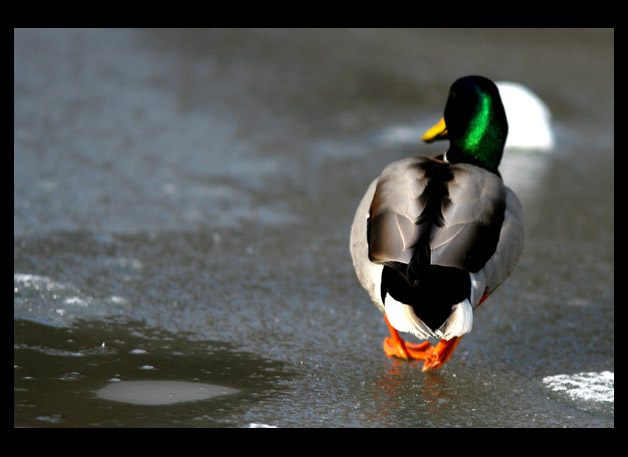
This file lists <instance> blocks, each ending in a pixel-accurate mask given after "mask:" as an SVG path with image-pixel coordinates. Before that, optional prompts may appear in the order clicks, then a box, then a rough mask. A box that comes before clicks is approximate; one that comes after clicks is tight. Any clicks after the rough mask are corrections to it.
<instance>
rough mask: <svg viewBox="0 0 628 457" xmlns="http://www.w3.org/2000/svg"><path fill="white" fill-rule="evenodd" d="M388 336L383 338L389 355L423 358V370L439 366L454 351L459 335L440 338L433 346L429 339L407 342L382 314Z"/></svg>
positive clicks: (409, 358)
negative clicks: (448, 338)
mask: <svg viewBox="0 0 628 457" xmlns="http://www.w3.org/2000/svg"><path fill="white" fill-rule="evenodd" d="M384 319H385V320H386V324H387V325H388V329H389V331H390V335H391V336H390V337H387V338H385V339H384V352H385V353H386V355H388V356H389V357H398V358H400V359H404V360H412V359H414V360H425V363H424V364H423V371H427V370H436V369H438V368H441V367H442V366H443V365H445V363H447V361H448V360H449V359H450V358H451V355H452V354H453V353H454V350H455V349H456V346H457V345H458V342H459V341H460V338H462V337H460V336H458V337H455V338H452V339H451V340H449V341H446V340H441V341H440V342H439V343H438V345H436V346H433V345H432V344H430V342H429V341H425V342H423V343H408V342H406V341H405V340H404V339H403V338H401V335H399V332H398V331H397V330H396V329H395V328H394V327H393V326H392V325H390V322H388V318H386V316H384Z"/></svg>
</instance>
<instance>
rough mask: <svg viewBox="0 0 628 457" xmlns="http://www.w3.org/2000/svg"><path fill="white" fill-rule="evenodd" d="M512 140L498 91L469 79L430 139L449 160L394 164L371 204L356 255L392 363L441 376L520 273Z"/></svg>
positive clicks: (372, 190) (364, 207) (370, 193)
mask: <svg viewBox="0 0 628 457" xmlns="http://www.w3.org/2000/svg"><path fill="white" fill-rule="evenodd" d="M507 136H508V121H507V118H506V113H505V110H504V106H503V104H502V101H501V98H500V94H499V89H498V88H497V86H496V84H495V83H494V82H493V81H492V80H490V79H488V78H486V77H484V76H478V75H471V76H465V77H462V78H460V79H458V80H456V81H455V82H454V83H453V84H452V86H451V88H450V90H449V95H448V98H447V102H446V105H445V112H444V116H443V117H442V118H441V120H440V121H439V122H438V123H436V125H434V126H433V127H432V128H430V129H429V130H427V131H426V132H425V134H424V135H423V137H422V140H423V141H425V142H426V143H432V142H435V141H442V140H448V141H449V148H448V149H447V151H446V152H444V153H441V154H438V155H436V156H434V157H427V156H419V157H408V158H404V159H400V160H397V161H395V162H393V163H391V164H389V165H388V166H386V167H385V168H384V169H383V171H382V172H381V174H380V175H379V176H378V177H377V178H375V179H374V180H373V181H372V182H371V184H370V185H369V187H368V189H367V191H366V193H365V194H364V196H363V197H362V199H361V201H360V203H359V205H358V208H357V211H356V213H355V217H354V220H353V223H352V225H351V233H350V252H351V258H352V262H353V266H354V269H355V273H356V276H357V278H358V281H359V282H360V284H361V285H362V287H363V288H364V289H365V290H366V291H367V292H368V294H369V296H370V298H371V300H372V301H373V303H374V304H375V306H376V307H377V308H378V309H379V310H380V311H381V312H382V313H383V315H384V320H385V322H386V325H387V327H388V330H389V332H390V337H386V338H385V339H384V343H383V348H384V353H385V354H386V355H387V356H389V357H393V358H399V359H404V360H408V361H412V360H421V361H423V367H422V371H424V372H425V371H428V370H437V369H439V368H442V367H443V366H444V365H445V364H446V363H447V362H448V361H449V359H450V358H451V356H452V354H453V353H454V351H455V349H456V348H457V346H458V344H459V342H460V340H461V338H462V336H463V335H465V334H467V333H469V332H470V331H471V330H472V328H473V318H474V317H473V316H474V311H475V310H476V309H477V308H478V307H479V306H480V305H481V304H482V303H483V302H484V301H485V300H486V299H487V298H488V297H489V296H490V295H491V294H492V293H493V292H494V291H495V290H496V289H497V288H498V286H500V285H501V284H502V283H503V282H504V281H505V280H506V279H507V278H508V277H509V276H510V275H511V273H512V272H513V270H514V268H515V266H516V264H517V262H518V260H519V258H520V256H521V254H522V252H523V246H524V238H525V226H524V214H523V208H522V205H521V202H520V201H519V199H518V197H517V195H516V194H515V193H514V192H513V191H512V190H511V189H510V188H508V187H507V186H506V185H505V184H504V182H503V179H502V177H501V175H500V173H499V170H498V168H499V164H500V162H501V159H502V156H503V152H504V146H505V143H506V139H507ZM401 333H408V334H411V335H414V336H415V337H416V338H417V339H418V340H419V341H420V342H419V343H413V342H410V341H406V340H405V339H404V338H403V337H402V336H401ZM431 341H434V344H432V342H431ZM436 341H438V342H436Z"/></svg>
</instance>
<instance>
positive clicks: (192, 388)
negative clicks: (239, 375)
mask: <svg viewBox="0 0 628 457" xmlns="http://www.w3.org/2000/svg"><path fill="white" fill-rule="evenodd" d="M236 392H238V391H237V390H235V389H231V388H229V387H222V386H216V385H213V384H204V383H200V382H181V381H121V382H116V383H113V384H109V385H108V386H106V387H103V388H102V389H100V390H99V391H98V392H96V395H97V396H98V397H100V398H103V399H105V400H112V401H118V402H122V403H131V404H133V405H170V404H173V403H183V402H186V401H196V400H207V399H209V398H212V397H217V396H220V395H228V394H233V393H236Z"/></svg>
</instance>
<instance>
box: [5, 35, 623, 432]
mask: <svg viewBox="0 0 628 457" xmlns="http://www.w3.org/2000/svg"><path fill="white" fill-rule="evenodd" d="M13 36H14V193H13V195H14V217H13V221H14V223H13V226H14V425H15V426H20V427H22V426H26V427H32V426H34V427H45V426H61V427H72V426H82V427H116V426H184V427H194V426H198V427H257V426H269V427H432V426H435V427H448V426H457V427H515V426H516V427H613V426H614V374H613V373H614V229H613V226H614V130H613V129H614V127H613V126H614V31H613V30H608V29H605V30H600V29H595V30H592V29H557V30H555V29H471V30H467V29H451V30H449V29H204V30H196V29H177V30H171V29H158V30H147V29H131V30H127V29H87V30H83V29H57V30H49V29H34V30H29V29H16V30H14V35H13ZM468 74H481V75H484V76H487V77H489V78H491V79H493V80H495V81H513V82H516V83H519V84H523V85H525V86H526V87H527V88H529V89H530V90H532V91H533V92H534V93H536V95H537V96H539V97H540V98H541V99H542V100H543V101H544V103H545V105H546V107H547V108H548V109H549V111H550V112H551V121H550V124H549V125H550V127H551V129H552V132H553V140H554V141H553V144H552V145H551V146H550V147H541V146H537V147H534V146H532V147H525V148H524V147H517V146H512V147H509V148H507V151H506V153H505V155H504V160H503V162H502V166H501V171H502V175H503V177H504V180H505V182H506V184H507V185H508V186H510V187H511V188H513V190H515V192H516V193H517V194H518V195H519V197H520V199H521V201H522V203H523V206H524V209H525V211H526V224H527V227H526V229H527V239H526V250H525V252H524V255H523V257H522V259H521V261H520V263H519V266H518V267H517V269H516V270H515V272H514V274H513V276H512V277H511V278H510V279H509V280H508V281H507V282H506V283H504V284H503V285H502V286H501V288H500V289H499V290H498V291H497V292H496V293H495V294H494V295H493V296H492V297H491V299H490V300H488V301H487V302H486V304H484V305H483V306H482V307H481V308H480V309H479V310H478V311H477V313H476V316H475V320H474V329H473V332H472V333H471V334H469V335H467V336H465V338H464V339H463V340H462V342H461V344H460V345H459V347H458V350H457V351H456V353H455V354H454V357H453V358H452V359H451V361H450V362H449V363H448V364H447V365H446V366H445V368H444V369H443V370H441V371H438V372H435V373H425V374H424V373H421V363H401V362H397V361H394V360H392V359H389V358H387V357H386V356H385V355H384V353H383V351H382V347H381V345H382V341H383V338H384V337H385V336H386V335H387V329H386V325H385V323H384V320H383V316H382V315H381V313H380V312H379V311H378V310H377V309H376V308H375V307H374V305H373V304H372V303H371V302H370V299H369V297H368V295H367V293H366V292H365V291H364V290H362V288H361V287H360V285H359V284H358V282H357V279H356V278H355V274H354V272H353V267H352V265H351V258H350V255H349V249H348V244H349V229H350V224H351V222H352V220H353V215H354V212H355V210H356V208H357V205H358V203H359V201H360V199H361V198H362V195H363V194H364V192H365V191H366V188H367V187H368V184H369V183H370V181H371V180H372V179H374V178H375V177H376V176H377V175H378V174H379V172H380V171H381V170H382V168H383V167H384V166H385V165H387V164H388V163H390V162H392V161H394V160H397V159H400V158H403V157H407V156H412V155H426V156H431V155H435V154H437V153H440V152H442V151H443V148H445V147H446V144H445V143H435V144H432V145H424V144H422V143H421V141H420V137H421V135H422V134H423V133H424V131H425V130H426V129H427V128H428V127H430V126H431V125H433V124H434V123H435V122H436V121H438V120H439V119H440V117H441V116H442V114H443V110H444V105H445V101H446V99H447V93H448V90H449V87H450V85H451V84H452V83H453V81H454V80H456V79H457V78H459V77H461V76H464V75H468ZM516 106H517V105H516ZM512 123H513V121H511V124H512ZM523 127H524V129H525V128H530V127H529V124H527V123H526V122H524V123H523ZM511 128H512V125H511ZM531 135H532V133H531ZM135 380H142V381H144V380H157V381H174V382H178V381H185V382H197V383H206V384H211V385H213V386H224V387H226V388H229V389H232V390H235V391H236V392H235V393H231V394H228V395H218V396H215V397H213V398H209V399H205V400H200V401H191V402H184V401H181V402H179V403H176V404H173V405H156V404H155V405H149V406H147V405H134V404H130V403H125V402H114V401H111V400H107V399H103V398H100V396H99V395H98V392H100V391H101V389H103V388H105V387H106V386H108V385H111V384H112V383H120V382H126V381H135Z"/></svg>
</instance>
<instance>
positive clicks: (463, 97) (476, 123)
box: [423, 76, 508, 171]
mask: <svg viewBox="0 0 628 457" xmlns="http://www.w3.org/2000/svg"><path fill="white" fill-rule="evenodd" d="M507 135H508V121H507V120H506V112H505V111H504V106H503V105H502V101H501V98H500V96H499V90H498V89H497V86H496V85H495V83H494V82H493V81H491V80H490V79H488V78H485V77H483V76H466V77H464V78H460V79H458V80H457V81H456V82H455V83H453V85H452V86H451V89H450V90H449V98H448V99H447V105H446V106H445V117H444V118H443V119H441V121H440V122H439V123H438V124H436V125H435V126H434V127H432V128H431V129H429V130H428V131H427V132H426V133H425V135H423V140H424V141H426V142H428V143H431V142H432V141H436V140H444V139H448V140H449V142H450V146H449V150H448V151H447V153H446V155H445V157H446V159H447V161H449V162H452V163H455V162H466V163H472V164H474V165H478V166H481V167H484V168H486V169H487V170H490V171H497V167H498V166H499V163H500V161H501V159H502V154H503V152H504V145H505V144H506V137H507Z"/></svg>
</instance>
